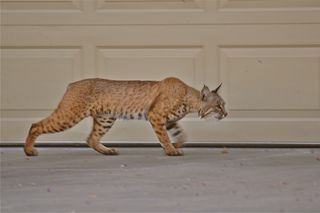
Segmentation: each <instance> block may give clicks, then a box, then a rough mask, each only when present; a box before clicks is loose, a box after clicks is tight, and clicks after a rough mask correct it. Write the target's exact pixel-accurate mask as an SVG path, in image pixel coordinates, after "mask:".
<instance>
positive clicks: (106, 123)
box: [87, 115, 118, 155]
mask: <svg viewBox="0 0 320 213" xmlns="http://www.w3.org/2000/svg"><path fill="white" fill-rule="evenodd" d="M115 120H116V119H115V118H112V117H108V116H105V115H99V116H96V117H94V118H93V127H92V131H91V133H90V135H89V137H88V139H87V143H88V145H89V146H90V147H92V148H93V149H94V150H96V151H97V152H99V153H101V154H104V155H118V152H117V151H116V150H115V149H112V148H108V147H106V146H104V145H103V144H101V142H100V139H101V138H102V136H104V135H105V134H106V133H107V132H108V130H109V129H110V128H111V127H112V125H113V124H114V122H115Z"/></svg>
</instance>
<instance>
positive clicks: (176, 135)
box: [166, 122, 187, 148]
mask: <svg viewBox="0 0 320 213" xmlns="http://www.w3.org/2000/svg"><path fill="white" fill-rule="evenodd" d="M166 129H167V131H168V132H169V133H170V135H171V136H172V138H173V140H174V142H173V146H174V147H175V148H182V147H183V144H184V143H185V142H186V139H187V137H186V134H185V133H184V131H183V129H182V128H181V126H179V124H178V123H177V122H169V123H167V124H166Z"/></svg>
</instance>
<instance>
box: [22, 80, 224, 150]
mask: <svg viewBox="0 0 320 213" xmlns="http://www.w3.org/2000/svg"><path fill="white" fill-rule="evenodd" d="M219 88H220V86H219V87H218V88H217V89H216V90H213V91H210V90H209V88H208V87H206V86H204V87H203V89H202V90H201V92H200V91H198V90H196V89H194V88H192V87H190V86H188V85H186V84H185V83H184V82H182V81H181V80H179V79H177V78H166V79H164V80H162V81H113V80H106V79H85V80H81V81H78V82H75V83H72V84H70V85H69V86H68V88H67V91H66V93H65V94H64V97H63V99H62V101H61V102H60V104H59V105H58V107H57V108H56V110H55V111H54V112H53V113H52V114H51V115H50V116H49V117H47V118H45V119H43V120H41V121H39V122H37V123H34V124H32V126H31V128H30V131H29V134H28V137H27V139H26V143H25V147H24V151H25V153H26V155H28V156H35V155H38V152H37V150H36V149H35V148H34V143H35V140H36V138H37V137H38V136H39V135H41V134H46V133H55V132H61V131H64V130H66V129H69V128H71V127H73V126H74V125H76V124H77V123H78V122H80V121H81V120H82V119H84V118H85V117H88V116H91V117H93V127H92V131H91V133H90V135H89V137H88V139H87V143H88V145H89V146H90V147H92V148H93V149H94V150H96V151H97V152H100V153H102V154H105V155H116V154H118V153H117V151H116V150H114V149H112V148H108V147H106V146H104V145H103V144H101V143H100V140H101V138H102V137H103V136H104V135H105V134H106V133H107V132H108V130H109V129H110V128H111V127H112V126H113V124H114V122H115V121H116V120H117V119H126V120H133V119H138V120H148V121H149V122H150V124H151V126H152V127H153V129H154V132H155V134H156V135H157V137H158V139H159V141H160V143H161V145H162V147H163V149H164V151H165V153H166V154H167V155H170V156H177V155H181V154H182V152H181V151H180V150H179V149H178V148H180V147H182V146H183V143H184V142H185V141H186V136H185V133H184V132H183V130H182V128H181V127H180V126H179V125H178V123H177V122H178V121H179V120H180V119H181V118H183V117H184V116H185V115H187V114H188V113H193V112H198V114H199V116H200V117H201V118H204V117H209V116H214V117H215V118H217V119H222V118H224V117H225V116H226V115H227V112H226V110H225V108H224V105H225V103H224V101H223V99H222V98H221V97H220V95H219V94H218V90H219ZM168 132H169V133H170V136H171V137H172V139H173V141H174V143H173V144H172V143H171V142H170V136H169V135H168Z"/></svg>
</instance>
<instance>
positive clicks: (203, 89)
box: [200, 85, 210, 101]
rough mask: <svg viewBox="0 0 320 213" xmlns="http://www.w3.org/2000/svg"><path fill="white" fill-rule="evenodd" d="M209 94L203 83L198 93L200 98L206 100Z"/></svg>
mask: <svg viewBox="0 0 320 213" xmlns="http://www.w3.org/2000/svg"><path fill="white" fill-rule="evenodd" d="M209 94H210V90H209V88H208V87H207V86H206V85H203V88H202V90H201V93H200V96H201V100H202V101H206V100H207V97H208V95H209Z"/></svg>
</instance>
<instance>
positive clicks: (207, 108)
mask: <svg viewBox="0 0 320 213" xmlns="http://www.w3.org/2000/svg"><path fill="white" fill-rule="evenodd" d="M221 85H222V84H220V85H219V86H218V87H217V88H216V89H215V90H212V91H210V90H209V88H208V87H207V86H206V85H204V86H203V88H202V90H201V92H200V96H201V101H202V106H201V109H200V110H199V116H200V118H208V117H210V116H213V117H214V118H216V119H218V120H221V119H222V118H225V117H226V116H227V115H228V113H227V111H226V109H225V107H224V106H225V102H224V100H223V99H222V97H221V96H220V95H219V94H218V90H219V89H220V87H221Z"/></svg>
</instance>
